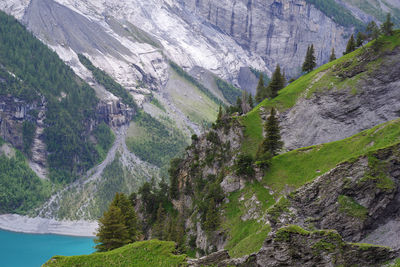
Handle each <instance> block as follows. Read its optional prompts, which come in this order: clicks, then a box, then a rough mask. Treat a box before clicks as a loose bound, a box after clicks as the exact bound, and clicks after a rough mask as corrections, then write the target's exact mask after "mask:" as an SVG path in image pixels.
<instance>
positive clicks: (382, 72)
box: [280, 49, 400, 150]
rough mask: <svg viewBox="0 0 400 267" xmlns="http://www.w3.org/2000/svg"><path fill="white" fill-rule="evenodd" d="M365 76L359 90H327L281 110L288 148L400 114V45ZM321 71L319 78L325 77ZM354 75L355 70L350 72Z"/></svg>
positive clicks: (336, 137) (334, 137)
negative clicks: (399, 47) (284, 110)
mask: <svg viewBox="0 0 400 267" xmlns="http://www.w3.org/2000/svg"><path fill="white" fill-rule="evenodd" d="M382 62H384V63H382V64H380V65H379V68H377V69H376V70H375V71H373V72H372V73H369V74H367V75H366V76H363V78H361V80H360V81H359V84H358V86H357V92H356V93H354V92H353V93H352V92H350V90H346V89H340V90H335V89H332V90H324V92H320V93H314V95H313V96H312V97H310V98H306V97H302V98H301V99H300V100H299V101H298V102H297V104H296V105H295V106H294V107H293V108H291V109H289V110H287V111H286V112H284V113H282V114H280V121H281V124H280V126H281V128H282V131H281V134H282V139H283V141H284V143H285V147H286V148H287V149H290V150H291V149H296V148H300V147H307V146H310V145H316V144H322V143H327V142H332V141H337V140H341V139H344V138H347V137H350V136H352V135H354V134H357V133H359V132H361V131H363V130H366V129H370V128H372V127H374V126H376V125H378V124H381V123H384V122H387V121H390V120H393V119H396V118H398V117H399V116H400V49H396V50H395V51H393V52H390V53H388V54H386V55H383V56H382ZM323 74H324V73H321V77H318V78H320V79H324V77H323V76H322V75H323ZM349 75H352V76H354V74H349Z"/></svg>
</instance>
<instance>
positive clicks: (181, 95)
mask: <svg viewBox="0 0 400 267" xmlns="http://www.w3.org/2000/svg"><path fill="white" fill-rule="evenodd" d="M166 91H167V92H168V93H169V95H170V96H171V101H172V102H173V103H174V104H175V105H176V106H177V107H178V108H179V109H180V110H181V111H182V112H183V113H184V114H185V115H186V116H188V117H189V119H190V120H191V121H193V122H195V123H198V124H202V123H204V122H207V123H209V122H213V121H215V119H216V117H217V112H218V105H219V104H218V103H217V102H216V101H215V99H212V98H210V97H209V96H208V95H207V94H206V93H204V92H203V91H202V90H201V89H199V88H198V86H196V85H195V84H193V83H192V82H191V81H189V80H188V79H186V77H183V75H179V74H178V73H177V72H176V71H175V70H174V69H172V68H171V70H170V81H169V82H168V84H167V88H166ZM208 94H211V93H208ZM215 98H216V97H215Z"/></svg>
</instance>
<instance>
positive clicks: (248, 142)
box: [241, 31, 400, 155]
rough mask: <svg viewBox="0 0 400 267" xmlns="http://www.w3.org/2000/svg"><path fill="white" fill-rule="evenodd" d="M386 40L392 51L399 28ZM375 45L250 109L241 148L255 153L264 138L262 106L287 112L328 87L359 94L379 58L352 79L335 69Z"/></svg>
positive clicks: (352, 63)
mask: <svg viewBox="0 0 400 267" xmlns="http://www.w3.org/2000/svg"><path fill="white" fill-rule="evenodd" d="M381 40H382V41H384V46H383V47H382V48H381V50H382V51H383V50H393V49H394V48H396V47H398V46H400V31H396V34H395V35H394V36H390V37H387V36H385V37H381ZM371 45H372V42H371V43H369V44H367V45H366V46H365V47H364V48H360V49H357V50H356V51H354V52H352V53H350V54H347V55H344V56H343V57H341V58H339V59H337V60H335V61H333V62H329V63H327V64H325V65H323V66H321V67H319V68H317V69H316V70H314V71H312V72H310V73H308V74H306V75H304V76H302V77H300V78H299V79H297V80H296V81H294V82H292V83H291V84H289V85H288V86H287V87H286V88H284V89H282V90H281V91H279V94H278V96H277V97H276V98H274V99H272V100H269V99H265V100H264V101H263V102H261V103H260V104H259V105H258V106H257V107H256V108H254V109H253V110H252V111H250V112H249V113H248V114H247V115H246V116H244V117H242V118H241V120H242V124H243V125H244V126H245V140H244V142H243V146H242V150H243V151H244V152H246V153H249V154H253V155H255V153H256V151H257V147H258V144H259V143H260V142H261V141H262V121H261V118H260V114H259V112H260V108H261V107H264V108H266V109H267V110H268V109H269V108H271V107H275V108H277V109H278V110H280V111H285V110H287V109H289V108H291V107H293V106H294V105H295V104H296V103H297V101H298V99H299V98H301V97H305V98H310V97H311V96H312V95H313V93H314V92H317V91H326V90H349V92H351V93H357V84H358V81H359V80H360V78H362V77H363V76H364V75H368V74H369V73H370V72H371V71H372V70H374V68H375V67H378V66H379V59H378V60H377V61H373V62H370V63H369V64H368V65H367V69H368V70H367V71H365V72H362V73H360V74H358V75H356V76H354V77H352V78H350V79H345V80H341V79H340V78H338V77H337V74H338V71H337V70H335V66H337V65H339V64H340V65H342V64H343V65H346V63H349V64H350V66H348V67H346V69H350V68H353V67H355V66H356V65H357V60H354V59H355V58H356V57H357V56H359V55H361V54H362V53H364V51H365V48H368V47H370V46H371Z"/></svg>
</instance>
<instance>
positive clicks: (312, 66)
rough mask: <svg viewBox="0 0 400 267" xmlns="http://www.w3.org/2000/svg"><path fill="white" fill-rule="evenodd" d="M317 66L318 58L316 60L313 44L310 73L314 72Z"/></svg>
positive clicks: (312, 45)
mask: <svg viewBox="0 0 400 267" xmlns="http://www.w3.org/2000/svg"><path fill="white" fill-rule="evenodd" d="M316 66H317V62H316V58H315V49H314V44H311V48H310V70H309V71H312V70H313V69H315V67H316Z"/></svg>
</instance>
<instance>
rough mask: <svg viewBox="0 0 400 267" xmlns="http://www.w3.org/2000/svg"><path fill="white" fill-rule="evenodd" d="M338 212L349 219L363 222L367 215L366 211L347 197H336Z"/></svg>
mask: <svg viewBox="0 0 400 267" xmlns="http://www.w3.org/2000/svg"><path fill="white" fill-rule="evenodd" d="M338 202H339V211H340V212H342V213H345V214H347V215H348V216H350V217H353V218H358V219H361V220H365V219H366V218H367V215H368V209H367V208H365V207H364V206H362V205H360V204H358V203H357V202H356V201H355V200H354V199H352V198H351V197H348V196H344V195H340V196H339V197H338Z"/></svg>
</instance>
